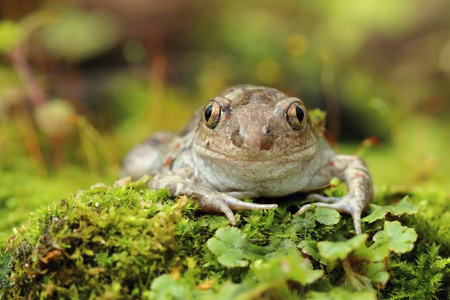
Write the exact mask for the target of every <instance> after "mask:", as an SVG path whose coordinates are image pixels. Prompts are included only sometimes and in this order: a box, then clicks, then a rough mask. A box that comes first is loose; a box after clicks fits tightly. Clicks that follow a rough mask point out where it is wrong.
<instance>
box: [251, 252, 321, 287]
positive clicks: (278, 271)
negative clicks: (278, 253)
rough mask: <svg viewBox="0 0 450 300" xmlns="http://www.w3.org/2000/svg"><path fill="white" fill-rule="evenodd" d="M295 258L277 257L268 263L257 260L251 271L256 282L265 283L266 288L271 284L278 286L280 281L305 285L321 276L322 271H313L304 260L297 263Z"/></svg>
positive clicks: (288, 256)
mask: <svg viewBox="0 0 450 300" xmlns="http://www.w3.org/2000/svg"><path fill="white" fill-rule="evenodd" d="M295 256H296V255H287V256H284V257H277V258H273V259H271V260H269V261H268V262H263V261H262V260H258V261H256V262H255V263H254V264H253V265H252V270H253V271H254V272H255V276H256V278H257V279H258V281H260V282H264V283H267V284H268V286H270V285H271V284H270V283H271V282H272V283H274V284H279V282H280V281H284V282H285V281H287V280H290V281H295V282H298V283H300V284H301V285H307V284H310V283H312V282H314V281H316V280H317V279H319V278H320V277H322V276H323V271H322V270H314V269H313V268H312V266H311V264H310V263H308V262H307V261H305V260H304V259H302V260H303V262H302V263H299V262H298V260H299V259H298V257H295Z"/></svg>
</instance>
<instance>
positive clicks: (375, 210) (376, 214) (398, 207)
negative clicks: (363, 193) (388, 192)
mask: <svg viewBox="0 0 450 300" xmlns="http://www.w3.org/2000/svg"><path fill="white" fill-rule="evenodd" d="M408 199H409V197H408V196H406V197H404V198H403V199H402V200H400V202H398V203H396V204H393V205H387V206H380V205H376V204H370V208H371V210H372V211H371V213H370V214H369V215H368V216H366V217H365V218H363V219H362V221H363V222H368V223H372V222H375V221H376V220H380V219H383V218H384V216H385V215H386V214H387V213H390V214H391V215H393V216H400V215H403V214H410V215H411V214H415V213H417V212H418V211H419V208H418V207H417V206H415V205H413V204H412V203H410V202H409V201H408Z"/></svg>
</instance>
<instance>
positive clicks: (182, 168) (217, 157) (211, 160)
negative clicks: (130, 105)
mask: <svg viewBox="0 0 450 300" xmlns="http://www.w3.org/2000/svg"><path fill="white" fill-rule="evenodd" d="M209 105H213V106H211V107H209V108H208V106H209ZM213 108H214V109H213ZM207 109H208V111H207V113H206V116H207V117H205V112H206V110H207ZM217 109H219V110H217ZM211 111H214V112H215V113H217V112H218V111H220V117H219V118H216V117H217V114H214V118H213V119H210V117H211ZM140 162H142V163H140ZM123 174H124V175H130V176H132V177H133V178H135V179H136V178H139V177H140V176H142V175H143V174H149V175H153V177H152V179H151V180H150V182H149V187H150V188H152V189H160V188H167V189H168V190H169V192H170V193H171V194H172V195H174V196H181V195H187V196H189V197H192V198H193V199H195V200H196V201H198V203H199V208H200V209H201V210H203V211H207V212H222V213H224V214H225V215H226V216H227V218H228V219H229V220H230V223H231V224H235V222H236V220H235V217H234V214H233V212H232V211H233V210H236V209H253V210H254V209H274V208H276V207H277V205H276V204H258V203H248V202H244V201H241V200H240V199H243V198H245V197H252V198H258V197H274V198H275V197H281V196H286V195H290V194H293V193H296V192H302V191H311V190H314V189H317V188H318V187H322V186H324V185H326V184H328V183H329V181H330V180H331V178H333V177H339V178H340V179H341V180H344V181H345V182H346V183H347V186H348V191H349V192H348V194H347V195H345V196H343V197H339V198H328V197H324V196H322V195H319V194H311V195H310V196H309V197H308V199H311V200H317V201H318V203H316V204H315V205H316V206H320V207H329V208H332V209H335V210H337V211H339V212H345V213H349V214H351V215H352V218H353V220H354V227H355V232H356V233H357V234H359V233H361V232H362V228H361V212H362V210H363V209H364V208H365V207H366V206H367V205H368V203H369V202H370V201H371V200H372V197H373V188H372V179H371V176H370V173H369V170H368V168H367V166H366V164H365V163H364V161H363V160H362V159H361V158H359V157H356V156H347V155H338V154H336V153H335V152H334V150H333V149H332V148H331V147H330V146H329V144H328V143H327V142H326V141H325V139H324V138H323V137H322V135H321V134H319V133H317V132H316V130H315V129H314V127H313V126H312V124H311V120H310V118H309V115H308V112H307V109H306V107H305V105H304V104H303V102H302V101H301V100H300V99H298V98H294V97H288V96H286V95H285V94H284V93H282V92H280V91H278V90H276V89H273V88H266V87H257V86H235V87H232V88H229V89H227V90H225V91H224V92H222V93H221V94H219V95H218V96H217V97H215V98H213V99H211V100H210V101H209V102H208V103H207V104H206V105H205V107H204V108H202V109H199V110H198V111H196V112H195V113H194V115H193V116H192V118H191V120H190V121H189V122H188V123H187V124H186V126H185V127H184V128H183V129H182V130H181V131H180V132H179V133H178V134H177V135H169V134H167V133H157V134H155V135H154V136H153V138H151V139H149V140H147V141H146V142H144V143H142V144H140V145H138V146H136V147H135V148H133V149H132V150H131V151H130V153H129V154H128V155H127V157H126V158H125V160H124V164H123ZM312 207H313V206H312V205H311V204H307V205H304V206H303V207H302V208H301V209H300V210H299V212H298V214H301V213H303V212H304V211H306V210H308V209H310V208H312Z"/></svg>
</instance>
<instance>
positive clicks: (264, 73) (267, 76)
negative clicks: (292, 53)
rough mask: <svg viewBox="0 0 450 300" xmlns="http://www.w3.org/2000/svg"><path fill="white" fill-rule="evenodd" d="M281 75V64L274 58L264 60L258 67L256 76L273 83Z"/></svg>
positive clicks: (265, 81) (266, 82)
mask: <svg viewBox="0 0 450 300" xmlns="http://www.w3.org/2000/svg"><path fill="white" fill-rule="evenodd" d="M280 75H281V66H280V64H279V63H278V62H276V61H275V60H273V59H264V60H262V61H261V62H260V63H259V64H258V66H257V68H256V77H257V78H258V79H259V80H260V81H261V82H263V83H265V84H273V83H275V82H277V81H278V79H279V78H280Z"/></svg>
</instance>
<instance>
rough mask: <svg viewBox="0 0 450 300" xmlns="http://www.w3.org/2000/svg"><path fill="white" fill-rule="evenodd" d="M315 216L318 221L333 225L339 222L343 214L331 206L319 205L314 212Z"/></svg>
mask: <svg viewBox="0 0 450 300" xmlns="http://www.w3.org/2000/svg"><path fill="white" fill-rule="evenodd" d="M314 218H315V219H316V221H317V222H319V223H322V224H324V225H327V226H331V225H334V224H337V223H339V220H340V219H341V215H340V214H339V213H338V212H337V211H335V210H334V209H331V208H326V207H317V208H316V210H315V212H314Z"/></svg>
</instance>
